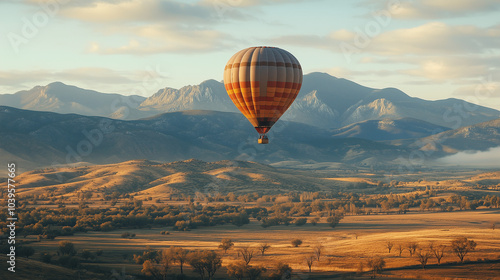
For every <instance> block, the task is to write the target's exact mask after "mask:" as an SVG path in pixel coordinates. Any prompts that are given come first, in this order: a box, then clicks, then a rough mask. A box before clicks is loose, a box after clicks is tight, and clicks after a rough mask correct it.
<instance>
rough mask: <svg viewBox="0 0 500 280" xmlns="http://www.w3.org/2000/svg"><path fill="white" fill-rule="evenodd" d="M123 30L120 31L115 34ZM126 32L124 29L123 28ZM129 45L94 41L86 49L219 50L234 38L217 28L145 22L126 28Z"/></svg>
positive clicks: (129, 51)
mask: <svg viewBox="0 0 500 280" xmlns="http://www.w3.org/2000/svg"><path fill="white" fill-rule="evenodd" d="M117 32H120V31H119V30H117V31H116V32H115V33H114V34H117ZM122 32H123V31H122ZM124 35H127V36H130V37H131V39H130V40H129V42H128V44H126V45H121V46H103V45H102V44H99V43H98V42H92V43H91V44H90V45H89V47H88V48H87V51H88V52H90V53H99V54H141V55H145V54H156V53H164V52H177V53H191V52H207V51H216V50H221V49H225V48H228V47H230V45H231V42H233V41H234V39H233V38H232V37H231V36H230V35H228V34H224V33H222V32H219V31H215V30H208V29H192V28H186V27H171V26H166V25H157V24H155V25H142V26H138V27H131V28H129V29H127V31H126V33H125V34H124Z"/></svg>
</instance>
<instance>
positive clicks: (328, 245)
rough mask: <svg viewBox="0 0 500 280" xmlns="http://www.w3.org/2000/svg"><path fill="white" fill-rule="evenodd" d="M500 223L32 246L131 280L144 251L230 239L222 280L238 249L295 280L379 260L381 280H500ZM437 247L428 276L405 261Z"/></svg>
mask: <svg viewBox="0 0 500 280" xmlns="http://www.w3.org/2000/svg"><path fill="white" fill-rule="evenodd" d="M499 218H500V210H498V209H495V210H490V209H484V210H476V211H456V212H451V213H414V214H392V215H386V214H378V215H363V216H346V217H345V218H344V219H343V220H342V222H341V223H340V224H339V225H338V226H337V227H336V228H334V229H332V228H331V227H329V226H327V224H326V221H325V220H320V223H318V224H317V225H316V226H313V225H311V224H306V225H304V226H300V227H299V226H295V225H289V226H284V225H281V226H274V227H269V228H263V227H261V226H260V223H258V222H257V221H252V222H251V223H250V224H248V225H244V226H242V227H236V226H234V225H223V226H215V227H203V228H198V229H194V230H192V231H182V232H179V231H172V229H171V228H152V229H137V230H130V229H129V230H116V231H110V232H87V233H77V234H75V235H74V236H64V237H58V238H56V239H55V240H52V241H47V240H43V241H42V242H34V243H32V246H34V247H35V249H36V251H38V252H41V251H43V252H52V253H54V254H55V253H56V250H57V245H58V242H59V241H61V240H69V241H71V242H73V243H74V244H75V246H76V248H77V249H84V248H85V249H88V250H99V249H102V250H103V251H104V253H103V255H102V256H100V257H98V259H97V261H95V262H94V261H93V262H90V263H89V265H90V266H99V267H100V270H101V271H102V272H104V273H108V274H109V273H111V272H112V271H119V272H120V273H122V271H125V273H126V274H132V275H139V274H140V270H141V266H140V265H138V264H135V263H134V261H133V259H132V256H133V254H141V253H142V252H143V251H144V250H146V246H151V247H152V248H154V249H162V248H168V247H170V246H178V247H183V248H185V249H190V250H193V249H209V250H216V249H217V247H218V244H219V243H220V241H221V239H223V238H230V239H232V240H233V241H234V243H235V246H234V247H233V248H232V249H231V250H229V251H228V252H227V253H226V254H224V256H223V269H221V270H220V272H219V273H218V274H217V276H218V277H219V279H225V278H226V277H227V276H226V274H225V268H224V267H226V266H227V265H229V264H231V263H234V262H236V261H237V260H239V259H240V258H239V257H238V253H237V249H239V248H242V247H247V246H248V247H250V248H253V249H255V254H254V257H253V259H252V261H251V263H250V264H251V265H262V266H264V267H267V268H268V269H272V268H273V267H274V265H275V264H276V263H278V262H284V263H288V264H290V266H291V267H292V268H293V270H294V272H295V273H296V277H298V278H296V279H332V278H345V277H354V278H364V277H369V276H368V275H369V274H370V273H368V272H367V271H368V268H367V266H366V264H365V265H364V268H363V271H365V273H364V274H360V273H359V271H360V269H359V266H360V263H366V261H367V260H369V259H370V258H372V257H375V256H379V257H382V258H384V260H385V261H386V269H385V270H384V271H383V272H382V274H381V275H379V276H378V277H379V278H391V279H393V278H415V279H435V278H449V279H454V278H461V279H500V274H499V273H498V272H499V271H500V262H499V261H498V260H499V259H500V229H495V230H493V229H491V224H492V223H494V222H498V221H499ZM163 230H167V231H170V234H169V235H161V234H160V231H163ZM124 232H130V233H135V234H136V237H135V238H133V239H124V238H121V234H122V233H124ZM458 236H465V237H467V238H469V239H473V240H474V241H476V243H477V247H476V250H475V251H474V252H471V253H469V254H468V255H467V256H466V259H467V260H468V261H470V262H471V263H469V264H458V263H457V262H458V258H457V256H455V255H454V254H453V253H452V252H451V250H450V242H451V240H452V239H454V238H456V237H458ZM295 238H299V239H301V240H302V241H303V244H302V245H301V246H299V247H293V246H292V245H291V243H290V241H291V240H292V239H295ZM387 241H391V242H393V243H394V247H393V248H392V250H391V253H389V252H388V249H387V248H386V243H387ZM431 241H432V242H434V243H435V244H445V245H447V246H448V248H447V252H446V253H445V256H444V257H443V259H442V260H441V263H442V264H441V265H440V266H438V265H437V262H436V259H435V258H434V257H432V258H431V259H430V260H429V262H428V267H427V268H426V269H425V270H424V269H422V268H421V267H420V263H419V262H418V261H417V259H416V258H415V257H414V256H413V257H411V256H410V254H409V252H408V250H407V249H405V250H404V251H403V253H402V255H401V256H399V250H398V249H397V246H398V245H399V244H401V245H403V246H406V244H407V243H408V242H417V243H418V244H419V246H420V248H422V249H424V250H425V249H426V248H427V246H428V244H429V242H431ZM261 243H268V244H269V245H271V248H270V249H269V250H268V251H267V252H266V253H265V255H264V256H262V255H261V254H260V252H258V251H257V247H258V246H259V244H261ZM318 245H321V246H323V250H322V251H323V252H322V255H321V257H320V261H316V262H315V263H314V264H313V266H312V273H311V274H310V273H308V267H307V265H306V262H305V258H306V256H308V255H310V254H312V253H313V250H314V248H315V247H316V246H318ZM35 258H36V256H35ZM484 260H495V261H484ZM175 269H178V268H175ZM186 271H190V269H189V268H188V269H186ZM193 276H194V275H193Z"/></svg>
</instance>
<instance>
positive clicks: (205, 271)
mask: <svg viewBox="0 0 500 280" xmlns="http://www.w3.org/2000/svg"><path fill="white" fill-rule="evenodd" d="M188 259H189V261H188V262H189V265H190V266H191V267H192V268H193V270H194V272H196V273H198V274H199V275H200V277H201V280H210V279H212V278H213V276H214V274H215V272H217V270H218V269H219V268H220V267H221V266H222V259H221V257H220V256H219V255H218V254H217V253H216V252H214V251H195V252H191V253H189V255H188Z"/></svg>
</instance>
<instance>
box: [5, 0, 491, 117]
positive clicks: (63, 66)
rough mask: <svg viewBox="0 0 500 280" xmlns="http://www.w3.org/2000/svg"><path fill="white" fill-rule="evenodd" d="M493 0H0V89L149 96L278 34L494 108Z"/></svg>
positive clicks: (359, 74)
mask: <svg viewBox="0 0 500 280" xmlns="http://www.w3.org/2000/svg"><path fill="white" fill-rule="evenodd" d="M499 12H500V1H498V0H421V1H411V0H400V1H397V0H388V1H381V0H354V1H331V0H268V1H264V0H186V1H178V0H163V1H162V0H2V1H0V17H1V18H2V24H1V28H0V33H1V35H2V36H3V37H2V40H0V93H15V92H17V91H20V90H27V89H30V88H32V87H34V86H36V85H46V84H48V83H51V82H54V81H60V82H63V83H66V84H70V85H75V86H78V87H82V88H86V89H93V90H97V91H101V92H109V93H120V94H125V95H129V94H139V95H142V96H145V97H148V96H150V95H152V94H153V93H155V92H156V91H158V90H159V89H160V88H164V87H172V88H180V87H182V86H185V85H195V84H199V83H201V82H202V81H204V80H207V79H215V80H219V81H221V80H222V77H223V69H224V66H225V64H226V62H227V61H228V60H229V58H230V57H231V56H232V55H233V54H234V53H236V52H237V51H239V50H241V49H244V48H247V47H251V46H261V45H265V46H276V47H280V48H283V49H286V50H288V51H289V52H291V53H292V54H294V55H295V57H296V58H297V59H298V60H299V61H300V63H301V65H302V68H303V70H304V73H305V74H307V73H311V72H326V73H328V74H330V75H333V76H335V77H338V78H345V79H349V80H352V81H354V82H356V83H359V84H362V85H364V86H368V87H372V88H386V87H395V88H398V89H400V90H402V91H404V92H406V93H407V94H409V95H410V96H414V97H420V98H423V99H429V100H437V99H445V98H460V99H465V100H467V101H470V102H473V103H476V104H479V105H483V106H487V107H492V108H496V109H499V110H500V59H499V58H500V17H499V16H498V15H499V14H500V13H499Z"/></svg>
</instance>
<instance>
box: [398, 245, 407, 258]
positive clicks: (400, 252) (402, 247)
mask: <svg viewBox="0 0 500 280" xmlns="http://www.w3.org/2000/svg"><path fill="white" fill-rule="evenodd" d="M397 248H398V251H399V256H400V257H401V254H402V253H403V251H404V249H405V247H404V246H403V244H398V247H397Z"/></svg>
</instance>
